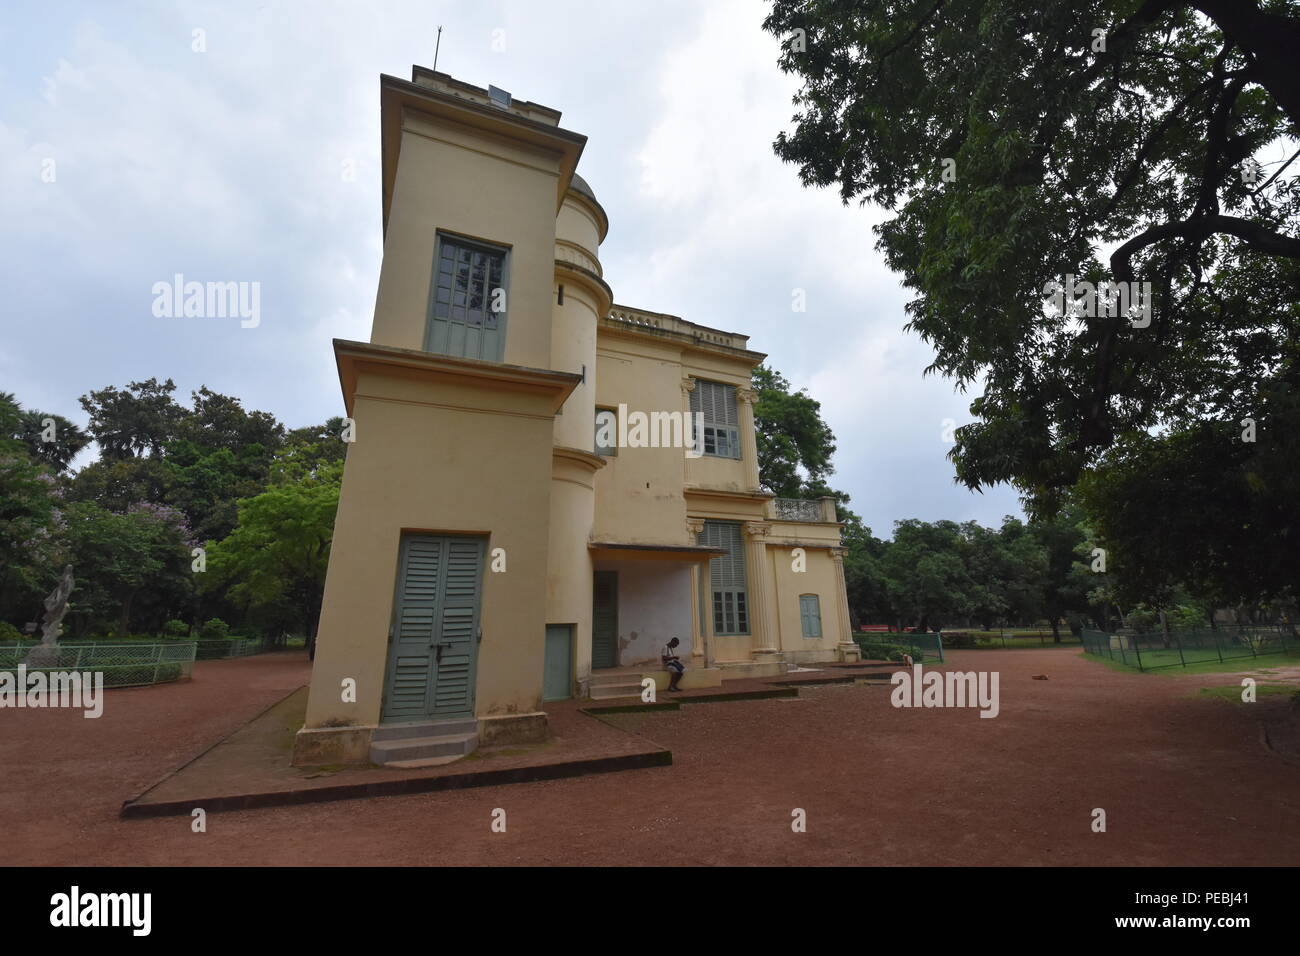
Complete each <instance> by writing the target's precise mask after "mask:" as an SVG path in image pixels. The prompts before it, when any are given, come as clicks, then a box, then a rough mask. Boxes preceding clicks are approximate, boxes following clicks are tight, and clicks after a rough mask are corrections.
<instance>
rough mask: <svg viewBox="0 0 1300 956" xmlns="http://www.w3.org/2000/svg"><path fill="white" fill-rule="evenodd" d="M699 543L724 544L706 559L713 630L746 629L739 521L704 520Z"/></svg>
mask: <svg viewBox="0 0 1300 956" xmlns="http://www.w3.org/2000/svg"><path fill="white" fill-rule="evenodd" d="M699 543H700V544H702V545H706V546H707V547H710V548H726V549H727V553H726V554H720V555H718V556H717V557H716V558H713V559H712V560H711V561H709V588H710V591H711V593H712V595H713V602H712V603H713V633H714V634H720V635H734V634H748V633H749V602H748V594H747V592H746V589H745V547H744V536H743V535H742V534H741V532H740V525H739V523H737V522H734V521H706V522H704V530H703V531H701V532H700V537H699Z"/></svg>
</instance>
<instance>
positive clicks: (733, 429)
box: [691, 379, 740, 459]
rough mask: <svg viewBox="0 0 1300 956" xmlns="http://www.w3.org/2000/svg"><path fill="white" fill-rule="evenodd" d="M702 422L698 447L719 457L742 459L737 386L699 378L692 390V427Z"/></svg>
mask: <svg viewBox="0 0 1300 956" xmlns="http://www.w3.org/2000/svg"><path fill="white" fill-rule="evenodd" d="M697 424H699V425H700V426H701V427H702V429H703V431H704V434H703V435H696V436H695V440H696V442H698V443H699V444H698V445H697V447H698V448H699V449H700V450H701V451H702V452H703V453H704V454H706V455H712V456H714V457H715V458H736V459H739V458H740V413H739V411H738V410H737V408H736V386H734V385H727V384H725V383H723V382H707V381H704V380H703V379H696V380H695V388H693V389H692V390H691V429H692V434H694V429H695V426H696V425H697Z"/></svg>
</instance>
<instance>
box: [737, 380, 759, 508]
mask: <svg viewBox="0 0 1300 956" xmlns="http://www.w3.org/2000/svg"><path fill="white" fill-rule="evenodd" d="M736 399H737V400H738V401H739V403H740V409H739V411H740V459H741V461H742V462H743V463H744V465H745V483H746V486H747V487H748V488H750V489H751V490H753V491H757V490H758V439H757V438H756V437H755V432H754V404H755V403H756V402H757V401H758V392H756V391H755V390H754V389H752V388H738V389H736Z"/></svg>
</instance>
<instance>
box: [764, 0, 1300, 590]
mask: <svg viewBox="0 0 1300 956" xmlns="http://www.w3.org/2000/svg"><path fill="white" fill-rule="evenodd" d="M1261 7H1263V8H1265V9H1266V11H1267V12H1262V10H1261ZM764 26H765V29H767V30H768V31H769V32H771V33H772V34H774V35H776V36H777V37H779V38H781V39H782V41H783V52H782V54H781V56H780V66H781V68H782V69H783V70H785V71H786V72H789V73H792V74H795V75H796V76H797V77H798V78H799V79H800V81H801V82H802V88H801V89H800V91H799V93H798V94H797V96H796V99H795V103H796V108H797V110H798V113H797V114H796V115H795V117H794V119H793V128H792V129H791V130H790V131H788V132H783V133H781V134H780V135H779V136H778V137H777V140H776V143H775V149H776V152H777V154H778V155H779V156H780V157H781V158H782V159H784V160H785V161H787V162H790V163H793V164H795V165H796V166H797V167H798V170H799V176H800V178H801V180H802V181H803V182H804V184H806V185H810V186H836V187H838V188H839V191H840V195H841V196H842V198H843V199H844V201H845V202H846V203H847V202H850V201H854V200H858V201H863V202H868V201H869V202H872V203H875V204H878V205H880V206H882V207H884V208H885V209H887V210H890V212H891V218H890V219H889V220H888V221H886V222H885V223H884V224H883V225H881V226H880V227H879V228H878V230H877V232H878V235H879V243H878V248H879V249H880V250H881V251H882V252H883V254H884V256H885V260H886V262H887V263H888V265H889V266H890V267H891V268H892V269H894V270H895V271H896V272H898V273H900V274H901V275H902V277H903V283H904V285H905V286H906V287H907V288H908V289H910V290H911V292H912V293H913V296H914V297H913V299H912V301H911V302H910V303H909V304H908V307H907V312H908V315H909V318H910V322H909V328H910V329H911V330H913V331H916V332H917V333H918V334H920V335H921V337H922V338H923V339H924V340H925V341H927V342H928V343H930V344H931V345H932V346H933V348H934V353H935V359H934V363H933V365H932V366H931V368H930V371H937V372H941V373H943V374H945V375H947V376H950V377H951V378H953V379H954V380H955V381H956V382H957V383H958V384H959V385H960V386H961V387H963V388H964V387H967V386H972V385H974V386H978V387H981V388H982V394H978V395H976V396H975V397H974V399H973V401H972V403H971V414H972V415H973V416H974V418H975V421H974V422H973V423H971V424H969V425H966V426H964V427H962V428H960V429H958V431H957V439H958V441H957V443H956V445H955V447H954V449H953V452H952V455H951V457H952V459H953V461H954V463H955V465H956V471H957V475H958V478H959V479H960V480H961V481H962V482H964V483H965V484H966V485H967V486H968V487H971V488H981V487H984V486H986V485H990V484H996V483H999V482H1010V483H1013V484H1014V485H1015V486H1016V487H1018V488H1019V489H1020V490H1021V491H1022V492H1023V493H1024V495H1025V496H1026V501H1027V504H1028V505H1029V506H1030V509H1031V513H1032V514H1033V515H1034V516H1035V517H1040V516H1042V517H1046V516H1050V515H1051V514H1052V513H1053V512H1054V510H1055V509H1056V508H1057V507H1059V506H1060V505H1061V496H1062V494H1063V492H1065V491H1066V490H1067V489H1069V488H1070V487H1071V486H1073V485H1074V484H1075V483H1076V482H1077V481H1079V479H1080V478H1081V477H1083V478H1084V480H1085V482H1086V483H1089V484H1091V485H1092V487H1091V488H1090V489H1089V491H1088V493H1087V498H1088V501H1087V502H1086V510H1087V513H1088V516H1089V519H1090V521H1095V527H1096V530H1097V531H1098V532H1099V534H1100V536H1101V539H1102V540H1103V541H1104V542H1105V544H1106V546H1107V547H1111V548H1114V549H1115V552H1116V555H1117V561H1116V564H1117V566H1122V567H1123V568H1124V574H1123V575H1122V577H1121V578H1120V579H1117V580H1116V581H1115V582H1112V584H1113V585H1114V586H1115V587H1116V588H1118V589H1119V590H1118V592H1116V593H1119V594H1120V596H1121V597H1123V596H1125V595H1127V599H1128V600H1133V599H1134V597H1135V596H1136V595H1144V596H1148V597H1152V598H1153V599H1156V600H1159V601H1161V602H1162V603H1163V602H1164V601H1166V600H1167V594H1168V592H1169V591H1170V589H1171V588H1173V587H1174V586H1175V585H1176V584H1177V583H1178V582H1186V583H1188V584H1189V585H1191V586H1194V587H1195V588H1197V589H1199V590H1201V591H1203V592H1213V593H1216V594H1218V595H1219V596H1220V599H1222V600H1232V601H1234V602H1235V601H1237V600H1248V601H1251V600H1260V599H1262V597H1276V596H1279V595H1282V596H1285V597H1286V598H1287V599H1288V600H1291V601H1292V602H1294V598H1295V593H1294V588H1295V582H1296V581H1297V580H1298V579H1300V578H1298V577H1297V565H1296V560H1297V559H1296V555H1297V554H1300V548H1297V547H1296V540H1295V539H1296V536H1297V535H1300V495H1297V494H1296V487H1295V482H1296V480H1297V479H1296V477H1295V468H1294V462H1295V461H1296V460H1297V456H1296V446H1295V442H1296V441H1297V438H1296V435H1297V429H1296V427H1295V425H1296V419H1295V418H1294V417H1292V414H1291V412H1290V411H1289V410H1288V409H1289V408H1290V407H1293V405H1292V402H1293V400H1292V398H1291V396H1293V395H1294V394H1295V393H1296V392H1297V390H1298V389H1300V362H1297V350H1296V342H1297V341H1300V297H1297V295H1296V288H1297V285H1298V284H1300V240H1297V239H1296V236H1297V234H1298V233H1300V189H1297V188H1295V187H1296V186H1297V185H1300V179H1297V175H1296V173H1297V169H1300V167H1297V166H1295V165H1294V164H1289V165H1288V163H1289V158H1293V157H1292V156H1291V154H1292V153H1293V152H1294V148H1295V146H1294V138H1295V131H1296V129H1297V127H1298V126H1300V87H1297V86H1296V84H1295V82H1294V63H1293V55H1292V54H1287V53H1286V52H1285V51H1286V50H1287V49H1293V48H1295V47H1296V46H1297V44H1300V0H1272V2H1269V3H1267V4H1263V5H1261V4H1258V3H1256V2H1245V0H1242V2H1240V3H1214V4H1204V3H1195V4H1194V3H1192V2H1190V0H1169V2H1145V3H1139V2H1137V0H1132V2H1122V3H1117V2H1113V0H1041V2H1038V3H1034V4H1026V3H1023V2H1020V0H949V2H946V3H942V2H935V0H900V2H895V0H889V2H886V0H862V2H857V3H825V2H822V0H776V2H775V3H774V5H773V9H772V12H771V14H770V16H769V17H768V18H767V20H766V22H765V24H764ZM796 30H799V31H802V33H801V34H800V36H801V39H802V41H803V42H800V43H798V44H796V43H795V42H794V41H793V37H794V36H795V35H796V34H795V31H796ZM1098 31H1100V32H1101V34H1103V35H1104V37H1105V44H1104V48H1099V47H1098V46H1097V44H1096V42H1095V41H1096V33H1097V32H1098ZM1256 155H1258V156H1259V157H1261V158H1262V159H1264V160H1266V161H1267V162H1268V163H1269V164H1271V168H1270V166H1266V167H1265V168H1264V169H1263V170H1262V172H1261V173H1260V175H1259V176H1258V177H1257V178H1256V181H1255V182H1253V183H1252V182H1250V181H1249V180H1248V179H1247V177H1246V176H1245V175H1243V170H1244V164H1245V163H1246V161H1247V160H1248V159H1250V158H1251V157H1253V156H1256ZM945 168H948V169H951V170H952V171H954V172H955V176H952V177H947V178H945V177H944V175H943V173H944V170H945ZM1274 177H1275V181H1273V180H1274ZM1101 249H1106V250H1107V254H1106V257H1105V258H1103V257H1102V256H1101V255H1099V254H1098V250H1101ZM1067 275H1073V276H1076V277H1077V278H1078V279H1079V280H1080V281H1084V280H1086V281H1091V282H1098V281H1102V280H1108V281H1109V280H1113V281H1119V282H1149V283H1150V284H1151V290H1152V297H1151V323H1150V325H1149V327H1146V328H1133V327H1130V324H1129V322H1128V321H1127V317H1125V316H1123V315H1115V316H1098V317H1084V318H1075V317H1068V316H1063V315H1061V314H1060V312H1059V311H1058V310H1056V309H1055V307H1054V306H1049V305H1047V304H1046V303H1045V302H1044V300H1045V298H1046V297H1047V292H1046V291H1045V290H1046V289H1047V288H1048V286H1049V283H1053V282H1057V283H1060V282H1063V281H1064V280H1065V277H1066V276H1067ZM1246 417H1251V418H1254V419H1255V420H1256V421H1257V422H1258V423H1259V428H1260V432H1261V437H1260V439H1259V441H1258V442H1257V443H1255V444H1254V445H1252V446H1251V447H1246V448H1243V447H1242V445H1243V443H1242V442H1240V441H1239V440H1238V439H1237V436H1236V435H1235V432H1236V431H1237V430H1239V429H1240V427H1241V426H1240V424H1239V423H1240V422H1241V421H1242V419H1243V418H1246ZM1099 456H1101V460H1099ZM1111 471H1114V474H1113V475H1112V474H1108V472H1111ZM1153 506H1154V507H1153ZM1167 519H1172V523H1167ZM1192 524H1196V525H1197V526H1198V527H1196V528H1192V527H1190V525H1192ZM1144 536H1145V539H1146V540H1145V542H1144V541H1143V538H1144ZM1155 539H1162V540H1159V541H1157V540H1155ZM1044 543H1046V542H1044ZM1142 544H1146V545H1149V547H1146V548H1145V549H1144V548H1143V547H1141V546H1140V545H1142ZM1064 548H1065V543H1064V542H1061V543H1060V548H1059V549H1058V548H1057V546H1056V545H1049V552H1051V553H1052V555H1053V556H1054V557H1052V558H1050V559H1049V565H1050V566H1051V569H1052V570H1051V574H1052V576H1053V580H1054V581H1055V582H1056V583H1055V584H1054V585H1053V586H1052V587H1053V589H1056V590H1057V592H1058V593H1054V594H1053V596H1052V599H1051V603H1052V604H1053V605H1055V606H1060V604H1061V603H1062V601H1065V603H1073V602H1074V601H1076V600H1077V594H1076V595H1075V596H1074V597H1069V598H1065V597H1063V596H1062V595H1061V594H1060V593H1059V588H1060V587H1062V586H1065V587H1068V589H1069V590H1071V591H1076V590H1077V588H1076V584H1077V582H1075V583H1070V582H1068V581H1065V578H1066V577H1068V573H1067V574H1065V575H1063V574H1062V570H1063V568H1064V567H1065V564H1064V561H1063V559H1062V558H1061V555H1063V554H1064ZM1063 582H1064V583H1063ZM953 583H954V584H956V585H961V582H960V581H956V580H954V582H953ZM1158 593H1163V594H1164V596H1159V597H1157V594H1158Z"/></svg>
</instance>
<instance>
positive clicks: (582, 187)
mask: <svg viewBox="0 0 1300 956" xmlns="http://www.w3.org/2000/svg"><path fill="white" fill-rule="evenodd" d="M569 188H570V189H572V190H573V191H574V192H578V193H582V194H583V195H584V196H586V197H587V198H588V199H591V200H594V201H596V202H599V200H597V199H596V194H595V193H594V192H592V189H591V187H590V186H589V185H587V181H586V180H585V179H583V178H582V177H581V176H579V175H578V174H577V173H574V174H573V182H571V183H569Z"/></svg>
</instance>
